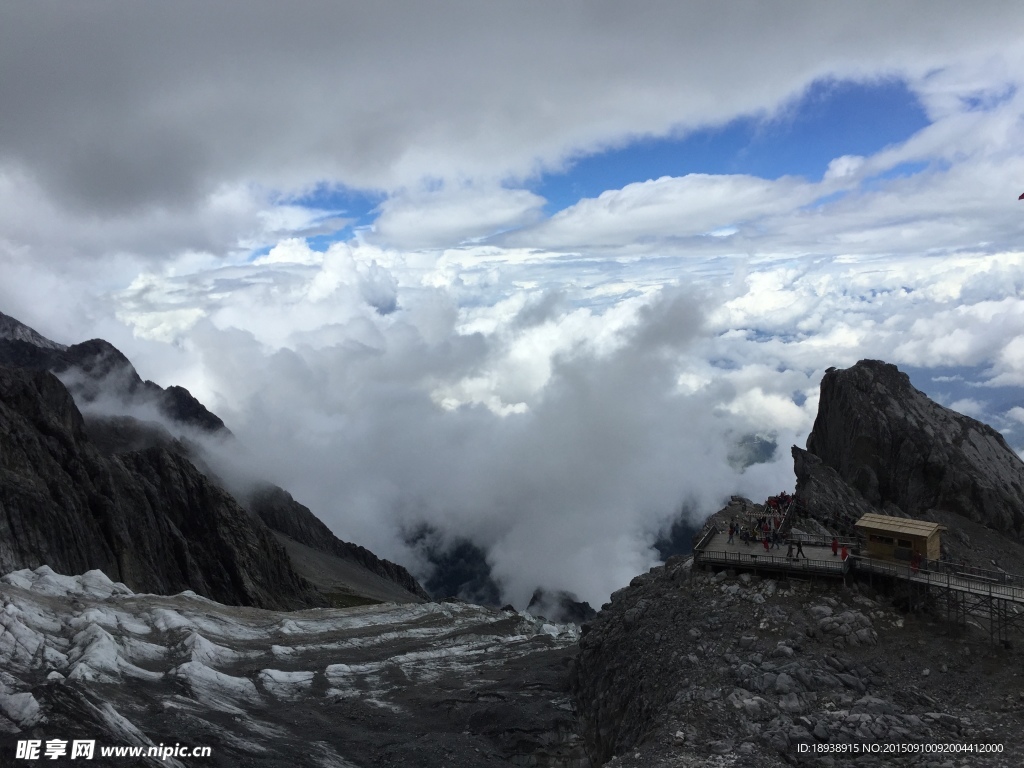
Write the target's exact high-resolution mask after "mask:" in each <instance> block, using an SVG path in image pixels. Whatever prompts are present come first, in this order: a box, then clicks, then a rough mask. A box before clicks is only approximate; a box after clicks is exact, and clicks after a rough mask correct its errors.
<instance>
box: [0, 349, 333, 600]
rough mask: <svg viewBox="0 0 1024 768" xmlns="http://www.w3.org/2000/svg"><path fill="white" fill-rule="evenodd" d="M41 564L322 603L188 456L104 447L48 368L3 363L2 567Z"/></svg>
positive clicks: (204, 590)
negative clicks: (109, 452)
mask: <svg viewBox="0 0 1024 768" xmlns="http://www.w3.org/2000/svg"><path fill="white" fill-rule="evenodd" d="M42 565H48V566H50V567H51V568H54V569H56V570H59V571H63V572H65V573H83V572H85V571H87V570H91V569H94V568H100V569H102V570H104V571H105V572H107V573H110V574H111V575H112V576H114V577H115V578H116V579H117V580H118V581H122V582H124V583H126V584H128V585H130V586H131V587H132V588H133V589H136V590H138V591H145V592H157V593H163V594H168V593H174V592H180V591H182V590H186V589H191V590H193V591H195V592H197V593H199V594H201V595H205V596H207V597H210V598H213V599H216V600H220V601H222V602H227V603H235V604H242V605H257V606H264V607H279V608H289V607H299V606H305V605H316V604H320V602H321V601H320V600H319V598H318V596H317V595H316V593H315V592H314V591H313V590H312V589H311V588H310V586H309V585H308V584H306V583H305V582H304V581H303V580H302V579H300V578H299V577H298V576H297V575H296V574H295V573H294V571H293V570H292V568H291V565H290V562H289V560H288V557H287V556H286V554H285V553H284V551H283V549H282V548H281V547H280V545H279V544H278V543H277V541H276V540H275V539H274V537H273V535H272V534H271V532H270V531H269V529H267V527H266V526H265V525H264V524H263V523H262V522H261V521H259V520H256V519H254V518H253V517H252V516H251V515H250V514H249V513H247V512H246V511H245V510H244V509H242V508H241V507H240V506H239V505H238V503H237V502H236V501H235V500H234V499H233V498H232V497H231V496H230V495H229V494H228V493H227V492H226V491H224V490H223V489H221V488H219V487H218V486H216V485H214V484H213V483H211V482H210V481H209V480H208V478H207V477H206V476H205V475H203V474H202V473H201V472H199V471H198V470H197V469H196V468H195V467H194V466H193V465H192V464H191V463H190V462H189V461H188V460H187V459H186V458H184V457H183V456H181V455H180V454H178V453H175V452H172V451H169V450H167V449H165V448H155V447H154V448H147V449H145V450H142V451H130V452H126V453H122V454H118V455H116V456H112V457H107V456H103V455H102V454H100V452H99V451H97V450H96V448H95V447H94V446H93V445H92V444H91V442H90V441H89V439H88V436H87V435H86V431H85V423H84V420H83V418H82V415H81V413H80V412H79V410H78V408H77V407H76V406H75V403H74V401H73V400H72V398H71V395H70V393H69V392H68V390H67V389H66V388H65V387H64V386H63V385H62V384H61V383H60V382H59V381H58V380H57V379H56V378H55V377H54V376H53V375H52V374H50V373H45V372H39V371H25V370H18V369H12V368H3V367H0V571H2V572H4V573H6V572H8V571H13V570H17V569H20V568H25V567H30V568H35V567H38V566H42Z"/></svg>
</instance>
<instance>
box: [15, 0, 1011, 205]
mask: <svg viewBox="0 0 1024 768" xmlns="http://www.w3.org/2000/svg"><path fill="white" fill-rule="evenodd" d="M1022 24H1024V14H1021V13H1018V12H1013V11H1008V9H1007V7H1006V6H985V5H983V6H972V7H971V8H966V7H965V6H963V5H962V4H958V3H940V4H936V3H934V2H928V3H923V2H922V3H900V4H898V5H895V6H894V5H892V4H890V3H878V4H872V5H868V6H865V5H864V4H857V5H856V6H850V5H847V4H828V3H825V4H823V3H806V4H789V5H787V6H786V8H785V9H781V10H780V9H778V8H774V7H769V6H765V5H764V4H760V3H749V4H740V5H735V4H734V5H731V6H729V7H727V8H724V7H723V6H722V5H721V4H720V3H714V2H705V3H687V4H682V5H680V4H675V3H655V4H645V5H644V6H643V7H642V8H635V7H630V8H629V9H628V10H626V9H623V8H622V7H621V6H619V5H617V4H614V3H596V4H595V3H576V2H570V3H557V4H551V3H527V4H525V5H524V4H522V3H517V4H515V6H505V5H500V4H498V5H495V4H484V5H481V4H477V3H464V2H462V3H452V2H447V3H431V4H429V5H427V4H422V3H417V2H399V3H396V2H382V3H368V4H367V3H362V4H357V5H350V4H337V3H328V2H302V3H298V4H290V5H288V6H281V5H280V4H277V3H271V2H226V3H215V4H210V3H196V2H193V3H189V2H186V3H173V4H167V3H143V4H126V3H123V2H94V3H88V4H80V3H74V4H70V5H69V4H65V3H59V4H58V3H52V2H41V3H24V4H15V5H12V6H10V7H7V8H5V9H4V11H3V24H2V25H0V70H2V71H3V72H5V73H6V76H5V77H4V78H3V80H2V82H0V103H3V104H4V109H3V112H2V115H0V166H2V167H7V168H10V167H13V168H19V169H21V170H22V171H24V172H25V173H27V174H29V175H30V176H32V177H33V178H34V179H36V180H37V181H38V182H39V183H40V184H41V185H42V186H43V188H44V189H45V190H46V195H47V197H48V198H50V199H54V200H58V201H60V203H61V205H62V207H68V206H70V207H72V208H78V209H85V210H89V211H93V212H96V213H100V214H102V215H111V214H114V213H118V212H120V213H124V212H126V211H131V210H134V209H138V208H140V207H141V208H145V207H148V206H161V207H172V208H174V207H178V208H182V207H183V208H189V207H194V206H195V205H197V201H198V200H201V199H202V198H204V197H205V196H207V195H209V194H210V193H212V192H213V191H215V190H216V189H218V188H220V187H221V186H222V185H224V184H235V183H242V182H246V183H248V182H256V183H260V184H266V185H270V186H273V187H285V188H294V187H301V186H303V185H309V184H311V183H313V182H316V181H323V180H331V181H339V182H342V183H345V184H348V185H351V186H354V187H367V188H382V189H397V188H399V187H402V186H407V185H412V184H416V183H417V182H418V181H419V180H421V179H423V178H427V177H429V178H448V179H458V178H492V179H493V178H501V177H505V176H508V175H512V176H520V177H521V176H524V175H528V174H530V173H533V172H535V171H536V170H537V169H538V168H540V167H544V166H547V167H557V166H558V165H559V164H561V163H563V162H564V161H565V160H566V159H567V158H569V157H571V156H573V155H574V154H578V153H580V152H587V151H591V150H593V149H596V148H599V147H602V146H610V145H614V144H616V143H621V142H623V141H625V140H626V139H627V138H628V137H631V136H636V135H643V134H660V133H665V132H666V131H670V130H673V128H674V127H675V126H695V125H700V124H708V123H715V122H717V121H721V120H726V119H729V118H731V117H733V116H735V115H736V114H740V113H756V112H759V111H767V112H770V111H772V110H774V109H776V108H777V107H778V105H779V104H781V103H783V102H784V101H785V99H786V98H787V97H791V96H792V95H793V94H794V93H796V92H798V91H799V90H800V89H801V88H803V87H804V86H806V85H807V84H808V83H809V82H810V81H811V80H813V79H815V78H818V77H823V76H847V77H850V76H852V77H859V76H871V73H873V72H884V73H891V72H900V71H906V72H913V73H920V72H924V71H926V70H927V69H928V68H930V67H934V66H935V65H936V63H937V62H939V61H940V59H941V57H942V56H946V55H949V54H950V53H951V52H955V51H967V52H972V51H974V50H975V49H978V50H984V49H990V50H993V51H996V50H999V48H1000V47H1001V46H1002V47H1005V46H1006V45H1007V44H1011V43H1014V42H1015V41H1016V40H1018V39H1020V37H1021V32H1022ZM766 30H770V32H769V33H766Z"/></svg>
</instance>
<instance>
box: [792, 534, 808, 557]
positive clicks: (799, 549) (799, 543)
mask: <svg viewBox="0 0 1024 768" xmlns="http://www.w3.org/2000/svg"><path fill="white" fill-rule="evenodd" d="M800 555H803V556H804V560H806V559H807V555H805V554H804V542H803V540H802V539H797V540H796V557H795V558H794V560H799V559H800Z"/></svg>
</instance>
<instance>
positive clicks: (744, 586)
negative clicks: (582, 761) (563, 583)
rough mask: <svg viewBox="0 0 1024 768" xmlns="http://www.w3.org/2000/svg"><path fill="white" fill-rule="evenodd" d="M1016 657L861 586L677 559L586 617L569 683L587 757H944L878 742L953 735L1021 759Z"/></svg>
mask: <svg viewBox="0 0 1024 768" xmlns="http://www.w3.org/2000/svg"><path fill="white" fill-rule="evenodd" d="M1019 664H1020V653H1019V652H1015V651H1012V650H1007V649H1005V648H1000V647H996V646H992V645H989V644H988V643H987V638H984V639H978V640H975V641H971V642H968V641H966V640H962V639H956V638H954V637H953V636H951V635H950V634H949V633H948V632H947V631H946V630H945V629H943V628H941V627H940V626H937V625H936V624H934V623H929V622H928V621H926V620H924V619H919V618H911V619H907V618H906V617H904V616H903V615H901V614H900V613H898V612H897V611H896V610H894V609H893V608H892V607H891V606H889V605H888V602H887V601H886V600H885V599H877V597H876V596H875V594H874V593H873V592H871V591H870V590H868V589H866V588H864V587H858V588H856V589H853V588H843V587H842V586H841V582H833V583H831V584H830V583H828V582H818V583H815V582H800V581H794V582H792V583H788V584H787V583H783V582H776V581H774V580H770V579H761V578H759V577H757V576H755V575H753V574H750V573H742V574H739V576H736V575H735V574H732V573H727V572H725V571H722V572H720V573H718V574H717V575H716V574H712V573H710V572H703V571H694V570H692V569H691V567H690V561H688V560H684V559H683V558H673V559H672V560H670V561H669V562H668V563H667V564H666V565H665V566H662V567H659V568H655V569H653V570H652V571H650V572H649V573H647V574H644V575H642V576H638V577H636V578H635V579H633V581H632V582H631V583H630V585H629V586H628V587H626V588H624V589H621V590H619V591H618V592H616V593H615V594H614V595H612V599H611V602H610V603H608V604H606V605H604V606H603V607H602V609H601V611H600V613H599V614H598V616H597V618H596V619H595V620H594V621H593V622H592V623H591V624H589V625H587V626H584V628H583V636H582V637H581V639H580V653H579V655H578V656H577V658H576V660H575V662H574V664H573V667H572V670H571V673H570V686H571V688H572V691H573V696H574V699H575V702H576V707H577V711H578V713H579V718H580V726H581V732H582V734H583V737H584V740H585V741H586V743H587V746H588V751H589V754H590V756H591V759H592V760H593V763H594V765H595V766H597V765H603V764H605V763H607V762H608V761H610V760H611V759H612V758H615V762H614V765H616V766H637V767H638V768H640V767H641V766H643V767H646V766H662V767H663V768H682V767H683V766H686V767H687V768H690V767H693V768H695V767H696V766H705V765H722V766H725V765H742V766H747V767H748V768H769V767H770V766H772V767H774V766H778V767H780V768H781V766H786V765H808V766H811V765H814V766H826V765H828V766H856V765H865V764H866V765H876V764H879V763H876V762H871V761H872V760H873V759H877V758H878V757H879V756H880V757H882V758H884V760H883V763H882V764H885V765H906V766H912V765H922V764H925V765H936V766H938V765H940V764H944V763H943V761H942V759H938V760H936V761H935V762H934V763H932V762H929V761H930V760H932V759H934V758H935V757H939V758H941V757H942V755H941V753H940V752H938V751H935V752H933V753H932V754H931V755H925V754H921V753H911V752H906V753H903V754H881V753H882V750H883V749H884V745H886V744H908V745H921V744H933V745H934V744H950V743H953V744H956V743H958V742H959V743H969V742H975V743H978V742H985V743H991V744H1001V745H1002V749H1003V751H1001V752H999V753H989V754H972V755H971V756H970V764H971V765H987V766H1004V765H1005V766H1009V765H1016V764H1019V761H1020V759H1021V754H1020V748H1019V745H1018V744H1017V740H1018V737H1017V734H1018V733H1019V732H1020V729H1021V728H1022V727H1024V698H1022V697H1021V696H1020V690H1021V689H1020V683H1019V681H1018V680H1017V679H1015V678H1014V677H1013V676H1012V675H1008V672H1009V671H1010V670H1016V669H1019ZM828 744H832V745H836V746H833V747H832V748H831V749H830V750H829V751H828V752H817V751H815V750H813V749H812V748H811V747H812V745H828ZM801 745H804V747H803V748H802V747H801ZM840 745H848V746H846V747H843V746H840ZM849 745H858V746H857V748H856V750H857V751H854V750H853V749H852V748H851V746H849ZM865 745H867V748H871V745H879V746H878V750H879V753H880V754H879V755H875V756H873V755H871V753H870V752H868V751H867V749H866V748H865ZM825 758H827V761H825V760H824V759H825Z"/></svg>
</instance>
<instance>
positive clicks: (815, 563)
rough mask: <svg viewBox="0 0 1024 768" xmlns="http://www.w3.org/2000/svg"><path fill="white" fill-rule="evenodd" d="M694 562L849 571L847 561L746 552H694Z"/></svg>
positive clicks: (827, 571)
mask: <svg viewBox="0 0 1024 768" xmlns="http://www.w3.org/2000/svg"><path fill="white" fill-rule="evenodd" d="M693 557H694V562H695V563H699V564H703V563H710V564H713V565H732V566H736V567H739V568H772V569H776V570H786V571H814V572H817V573H835V574H844V573H846V572H847V571H848V570H849V569H850V565H849V561H848V560H847V561H843V560H808V559H807V558H805V557H803V558H795V557H783V556H780V555H762V554H757V555H755V554H752V553H748V552H726V551H723V550H704V551H699V552H698V551H694V553H693Z"/></svg>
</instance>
